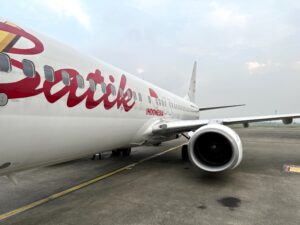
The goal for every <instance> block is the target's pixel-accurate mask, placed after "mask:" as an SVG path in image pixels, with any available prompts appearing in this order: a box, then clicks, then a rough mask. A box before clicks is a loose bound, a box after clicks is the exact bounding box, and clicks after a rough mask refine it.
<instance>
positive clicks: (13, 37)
mask: <svg viewBox="0 0 300 225" xmlns="http://www.w3.org/2000/svg"><path fill="white" fill-rule="evenodd" d="M23 38H24V39H27V40H29V41H30V42H32V43H33V47H32V48H26V49H20V48H14V45H15V44H16V43H17V41H20V40H22V39H23ZM43 51H44V45H43V44H42V42H41V41H40V40H39V39H38V38H36V37H35V36H33V35H31V34H30V33H28V32H26V31H24V30H22V29H21V28H19V27H16V26H15V25H11V24H9V23H7V22H4V23H3V22H0V52H7V53H11V54H18V55H23V56H26V55H37V54H40V53H42V52H43ZM24 58H25V57H24ZM11 64H12V67H13V68H15V69H19V70H22V69H23V64H22V62H20V61H18V60H16V59H14V58H12V57H11ZM63 71H66V72H68V74H69V75H70V85H68V86H64V87H63V88H62V89H61V90H58V91H56V92H54V91H53V87H54V86H55V85H56V84H58V83H59V82H62V73H63ZM78 74H80V73H79V71H77V70H76V69H73V68H63V69H59V70H56V71H55V73H54V77H55V79H54V82H50V81H47V80H45V81H44V82H43V83H41V76H40V74H39V72H38V71H36V73H35V76H34V77H32V78H31V77H22V79H21V80H19V81H16V82H12V83H0V93H4V94H6V95H7V97H8V99H20V98H28V97H32V96H37V95H40V94H43V95H44V97H45V98H46V100H47V101H48V102H50V103H55V102H56V101H58V100H59V99H61V98H62V97H63V96H67V106H68V107H74V106H76V105H78V104H79V103H81V102H85V106H86V108H87V109H93V108H95V107H97V106H98V105H100V104H102V105H103V106H104V108H105V109H106V110H109V109H111V108H113V107H114V106H116V107H117V108H123V109H124V111H125V112H128V111H130V110H131V109H132V108H133V107H134V105H135V103H136V102H135V100H134V99H133V94H132V92H133V91H132V90H131V89H130V88H127V87H126V83H127V79H126V76H125V75H122V76H121V79H120V82H119V84H118V89H117V92H116V93H117V94H116V96H113V95H112V93H113V90H112V88H111V86H112V85H114V84H115V83H116V81H115V77H114V76H113V75H109V77H108V78H109V82H107V81H106V82H105V83H106V90H107V91H106V93H104V94H103V95H102V96H101V97H100V98H98V99H95V97H94V91H92V90H91V88H89V87H87V90H86V91H85V92H84V93H83V94H82V95H79V96H78V95H77V94H76V90H77V88H78V84H77V81H76V76H77V75H78ZM90 79H92V80H93V81H94V82H95V84H102V83H104V79H105V77H104V76H103V75H102V74H101V71H100V70H99V69H96V70H95V71H94V72H91V73H89V74H88V75H87V76H86V80H87V81H89V80H90ZM106 79H107V77H106ZM112 99H113V100H112Z"/></svg>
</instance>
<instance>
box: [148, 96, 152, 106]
mask: <svg viewBox="0 0 300 225" xmlns="http://www.w3.org/2000/svg"><path fill="white" fill-rule="evenodd" d="M148 102H149V103H150V104H151V97H150V96H148Z"/></svg>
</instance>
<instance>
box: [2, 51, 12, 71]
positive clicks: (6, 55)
mask: <svg viewBox="0 0 300 225" xmlns="http://www.w3.org/2000/svg"><path fill="white" fill-rule="evenodd" d="M0 55H2V56H4V57H6V59H7V60H8V61H7V63H8V70H7V71H6V70H1V68H0V72H5V73H10V72H11V70H12V67H11V60H10V57H9V55H8V54H6V53H4V52H0ZM0 60H1V56H0Z"/></svg>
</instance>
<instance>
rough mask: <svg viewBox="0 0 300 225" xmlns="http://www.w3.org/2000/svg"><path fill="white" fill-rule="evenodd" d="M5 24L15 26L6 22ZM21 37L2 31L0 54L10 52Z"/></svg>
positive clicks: (0, 32)
mask: <svg viewBox="0 0 300 225" xmlns="http://www.w3.org/2000/svg"><path fill="white" fill-rule="evenodd" d="M5 24H10V25H11V26H15V27H16V25H14V24H11V23H9V22H5ZM19 38H20V36H19V35H16V34H12V33H9V32H6V31H3V30H0V52H8V51H9V49H11V48H12V46H14V45H15V43H16V42H17V41H18V40H19Z"/></svg>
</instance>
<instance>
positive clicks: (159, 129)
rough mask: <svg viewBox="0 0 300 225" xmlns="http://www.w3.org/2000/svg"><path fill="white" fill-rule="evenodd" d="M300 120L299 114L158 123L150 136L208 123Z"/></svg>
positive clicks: (287, 121) (227, 123) (185, 129)
mask: <svg viewBox="0 0 300 225" xmlns="http://www.w3.org/2000/svg"><path fill="white" fill-rule="evenodd" d="M295 118H300V114H282V115H269V116H252V117H239V118H224V119H209V120H208V119H207V120H179V121H170V122H159V123H158V124H155V125H154V126H153V127H152V134H154V135H155V134H176V133H182V132H189V131H194V130H196V129H198V128H200V127H202V126H205V125H207V124H210V123H218V124H223V125H232V124H244V125H247V124H249V123H253V122H262V121H272V120H282V121H283V123H284V124H291V123H292V122H293V119H295Z"/></svg>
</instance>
